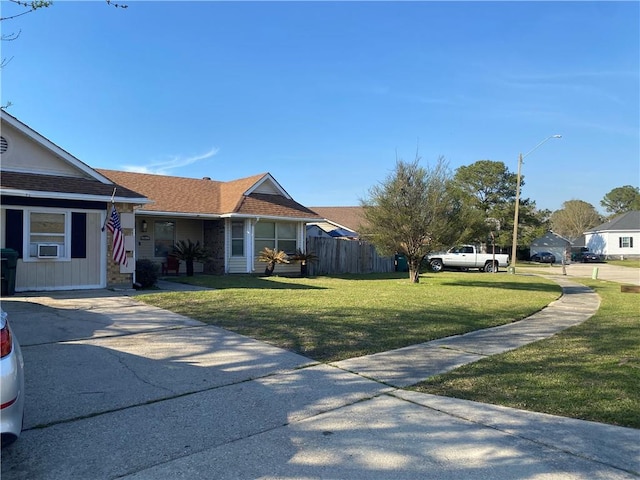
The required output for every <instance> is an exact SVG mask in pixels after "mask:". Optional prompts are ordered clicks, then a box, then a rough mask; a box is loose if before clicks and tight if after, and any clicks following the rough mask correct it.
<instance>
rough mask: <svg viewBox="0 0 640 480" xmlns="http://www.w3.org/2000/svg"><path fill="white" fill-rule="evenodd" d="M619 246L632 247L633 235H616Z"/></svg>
mask: <svg viewBox="0 0 640 480" xmlns="http://www.w3.org/2000/svg"><path fill="white" fill-rule="evenodd" d="M618 246H619V247H620V248H633V237H618Z"/></svg>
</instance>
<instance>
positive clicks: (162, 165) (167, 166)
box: [122, 148, 218, 175]
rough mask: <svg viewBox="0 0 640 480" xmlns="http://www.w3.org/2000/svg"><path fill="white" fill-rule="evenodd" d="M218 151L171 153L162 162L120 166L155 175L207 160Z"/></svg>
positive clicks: (128, 170)
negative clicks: (185, 154) (196, 153)
mask: <svg viewBox="0 0 640 480" xmlns="http://www.w3.org/2000/svg"><path fill="white" fill-rule="evenodd" d="M217 153H218V149H217V148H211V149H210V150H209V151H207V152H205V153H203V154H201V155H193V156H184V155H173V156H172V157H171V158H169V159H168V160H165V161H162V162H155V163H149V164H147V165H125V166H123V167H122V168H123V169H124V170H125V171H127V172H136V173H153V174H156V175H169V174H171V171H172V170H175V169H177V168H182V167H186V166H188V165H191V164H193V163H196V162H200V161H202V160H207V159H209V158H211V157H213V156H215V155H216V154H217Z"/></svg>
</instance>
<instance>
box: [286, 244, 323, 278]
mask: <svg viewBox="0 0 640 480" xmlns="http://www.w3.org/2000/svg"><path fill="white" fill-rule="evenodd" d="M291 260H293V261H294V262H299V263H300V276H301V277H306V276H307V268H308V266H309V264H311V263H316V262H317V261H318V256H317V255H316V254H315V253H313V252H303V251H302V250H300V249H298V250H296V253H295V255H294V256H293V257H291Z"/></svg>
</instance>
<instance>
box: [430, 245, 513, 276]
mask: <svg viewBox="0 0 640 480" xmlns="http://www.w3.org/2000/svg"><path fill="white" fill-rule="evenodd" d="M427 259H428V261H429V265H430V266H431V270H433V271H434V272H439V271H440V270H442V269H443V268H457V269H459V270H468V269H470V268H477V269H479V270H480V271H481V272H494V271H495V272H497V271H498V270H499V267H503V268H505V267H507V266H509V255H507V254H506V253H496V254H495V255H494V254H493V253H478V251H477V249H476V247H474V246H473V245H459V246H457V247H453V248H450V249H449V250H447V253H433V254H431V255H429V256H428V257H427Z"/></svg>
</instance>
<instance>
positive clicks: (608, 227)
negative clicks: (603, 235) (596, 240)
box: [585, 210, 640, 233]
mask: <svg viewBox="0 0 640 480" xmlns="http://www.w3.org/2000/svg"><path fill="white" fill-rule="evenodd" d="M612 230H616V231H629V230H635V231H638V230H640V210H632V211H631V212H627V213H623V214H621V215H618V216H617V217H615V218H613V219H612V220H609V221H608V222H606V223H603V224H602V225H598V226H597V227H594V228H592V229H590V230H588V231H586V232H585V233H594V232H607V231H612Z"/></svg>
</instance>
